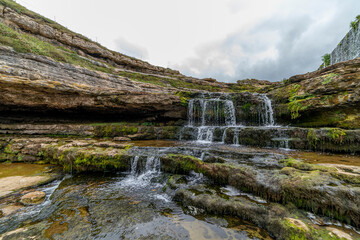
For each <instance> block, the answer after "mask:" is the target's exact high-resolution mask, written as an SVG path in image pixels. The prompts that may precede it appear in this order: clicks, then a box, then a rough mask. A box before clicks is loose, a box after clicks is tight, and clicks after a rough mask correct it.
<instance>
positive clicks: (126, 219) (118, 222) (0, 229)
mask: <svg viewBox="0 0 360 240" xmlns="http://www.w3.org/2000/svg"><path fill="white" fill-rule="evenodd" d="M254 97H255V98H257V99H258V102H259V106H258V108H257V109H258V111H259V113H258V119H257V120H256V124H258V125H257V126H254V123H250V124H251V126H247V125H243V124H240V123H243V122H244V121H242V119H241V118H242V116H241V115H239V112H238V109H239V108H238V106H236V102H235V101H234V100H233V99H232V96H231V94H214V95H213V94H208V95H205V94H203V95H200V96H199V97H197V98H195V99H192V100H190V101H189V107H188V124H187V126H185V127H184V128H183V129H182V131H181V133H182V134H181V136H180V139H184V140H194V141H195V143H194V141H181V142H176V143H175V142H166V141H153V142H150V143H146V142H145V141H142V142H141V141H139V142H134V143H135V145H136V146H134V147H132V148H130V149H129V150H128V154H129V155H130V157H131V161H130V168H129V170H128V171H127V172H121V173H117V174H110V173H105V174H78V175H73V176H68V177H67V178H65V179H63V180H62V181H59V182H54V183H52V184H50V185H47V186H44V187H42V188H41V189H40V190H43V191H45V192H46V193H47V199H46V201H45V202H44V203H43V204H41V205H38V206H34V207H28V208H24V209H23V210H21V211H19V212H18V213H16V214H15V215H12V216H9V217H6V218H0V236H1V234H4V233H6V232H8V231H12V230H16V229H20V230H21V231H20V232H19V233H18V235H16V234H15V235H9V236H10V237H7V238H5V239H21V238H24V239H29V238H34V239H37V238H39V239H41V238H43V237H47V238H52V239H244V240H245V239H271V237H270V236H269V235H268V234H267V233H266V232H265V231H264V230H263V229H261V228H258V227H257V226H255V225H253V224H250V223H249V222H246V221H242V220H239V219H237V220H236V221H235V223H234V220H230V219H227V218H226V217H225V216H222V217H220V216H214V215H208V214H205V213H202V212H200V211H201V210H200V209H197V208H195V207H194V208H192V207H191V206H190V207H189V208H186V209H185V208H182V207H180V206H179V205H178V204H177V203H176V202H174V201H173V197H174V194H175V190H173V189H171V187H170V188H169V187H168V182H169V179H170V178H171V177H174V178H178V182H179V183H178V184H179V186H182V187H184V188H187V189H190V188H193V189H194V191H195V192H196V191H198V190H196V189H201V186H212V187H214V188H215V187H216V186H213V182H212V181H210V180H209V179H208V178H207V177H204V176H203V175H202V174H197V173H195V172H192V173H191V174H189V175H183V176H179V175H171V174H167V173H163V172H161V161H160V158H161V157H162V156H163V155H168V154H183V155H190V156H193V157H196V158H199V159H201V160H202V161H204V162H209V163H225V162H226V163H228V164H231V165H234V166H235V165H236V166H247V167H251V169H253V170H254V171H256V172H257V175H256V176H257V178H258V179H260V180H261V179H270V177H269V176H272V174H273V170H274V169H278V170H279V169H281V168H282V167H283V166H282V165H281V164H280V163H279V161H280V160H281V159H284V158H286V155H284V151H282V152H279V151H275V150H273V149H272V150H271V149H266V150H264V149H260V148H258V149H254V148H252V149H250V148H246V147H244V146H242V145H241V143H242V136H244V135H243V131H244V130H246V129H247V128H253V129H266V130H270V131H273V132H274V137H273V138H272V139H271V141H272V142H273V143H274V146H276V147H277V148H279V149H283V150H289V148H290V139H289V138H288V137H287V134H286V131H287V130H288V128H284V127H279V126H276V125H275V119H274V112H273V109H272V104H271V100H270V99H269V98H268V97H267V96H266V95H263V94H254ZM189 136H190V137H189ZM251 137H253V136H251ZM257 137H258V136H257ZM285 154H288V152H286V153H285ZM263 184H267V181H264V183H263ZM199 186H200V187H199ZM209 189H210V190H211V191H215V190H214V189H211V188H209ZM209 189H207V191H210V190H209ZM217 191H220V194H221V196H223V197H230V196H231V197H239V198H246V199H248V200H249V201H252V202H256V203H257V204H268V202H267V201H266V200H264V199H262V198H259V197H257V196H255V195H252V194H251V193H247V192H246V193H245V192H242V191H239V190H237V189H236V188H234V187H232V186H221V187H220V186H218V189H217ZM194 194H195V193H194Z"/></svg>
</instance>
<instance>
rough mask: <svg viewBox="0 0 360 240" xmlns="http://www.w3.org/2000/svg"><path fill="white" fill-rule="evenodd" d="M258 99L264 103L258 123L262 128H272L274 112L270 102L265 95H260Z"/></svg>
mask: <svg viewBox="0 0 360 240" xmlns="http://www.w3.org/2000/svg"><path fill="white" fill-rule="evenodd" d="M259 97H260V98H261V99H262V100H263V101H264V106H263V109H261V112H260V113H259V118H260V119H259V122H260V123H262V124H263V125H264V126H269V127H271V126H274V124H275V121H274V112H273V109H272V106H271V100H270V99H269V98H268V97H267V96H266V94H260V95H259Z"/></svg>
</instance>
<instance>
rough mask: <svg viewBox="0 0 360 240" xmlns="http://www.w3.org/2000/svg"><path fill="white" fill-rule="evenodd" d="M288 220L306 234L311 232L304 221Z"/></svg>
mask: <svg viewBox="0 0 360 240" xmlns="http://www.w3.org/2000/svg"><path fill="white" fill-rule="evenodd" d="M286 219H287V220H288V221H289V222H290V224H293V225H294V226H295V227H297V228H300V229H302V230H303V231H305V232H308V231H309V228H308V226H306V224H305V223H304V222H303V221H301V220H299V219H294V218H286Z"/></svg>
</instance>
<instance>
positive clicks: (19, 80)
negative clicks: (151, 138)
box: [0, 47, 186, 120]
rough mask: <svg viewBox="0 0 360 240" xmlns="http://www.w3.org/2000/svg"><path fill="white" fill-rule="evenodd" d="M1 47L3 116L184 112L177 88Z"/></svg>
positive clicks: (81, 116) (173, 115)
mask: <svg viewBox="0 0 360 240" xmlns="http://www.w3.org/2000/svg"><path fill="white" fill-rule="evenodd" d="M0 52H1V54H0V64H1V67H0V72H1V75H0V86H1V94H0V112H1V113H2V114H1V116H2V117H5V116H9V117H12V116H13V117H16V118H19V117H20V119H22V118H27V117H31V116H34V117H44V118H45V119H46V118H50V119H56V118H57V117H59V116H61V118H60V119H64V118H65V119H66V118H72V119H76V118H78V119H82V120H84V119H93V120H99V119H101V118H105V117H106V118H112V119H129V118H134V119H136V118H140V119H145V118H147V117H149V116H151V117H152V118H176V119H178V118H182V117H183V116H184V115H185V113H186V109H185V108H184V107H182V106H181V105H180V103H181V101H180V97H178V96H175V95H173V94H172V93H173V92H174V89H169V88H163V87H159V86H156V85H152V84H146V83H136V82H134V81H131V80H129V79H127V78H124V77H119V76H115V75H112V74H106V73H102V72H95V71H90V70H88V69H85V68H80V67H76V66H73V65H70V64H64V63H59V62H56V61H54V60H52V59H49V58H47V57H43V56H37V55H33V54H31V55H30V54H20V53H16V52H15V51H12V50H11V49H9V48H7V47H2V48H1V49H0ZM102 115H103V116H102Z"/></svg>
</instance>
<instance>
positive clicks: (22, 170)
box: [0, 163, 51, 178]
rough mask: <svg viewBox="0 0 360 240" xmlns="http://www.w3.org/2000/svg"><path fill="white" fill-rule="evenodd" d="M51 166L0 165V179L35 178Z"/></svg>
mask: <svg viewBox="0 0 360 240" xmlns="http://www.w3.org/2000/svg"><path fill="white" fill-rule="evenodd" d="M49 166H51V165H40V164H26V163H0V178H4V177H12V176H24V177H28V176H36V175H40V174H41V173H43V172H45V171H47V170H48V168H49Z"/></svg>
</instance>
